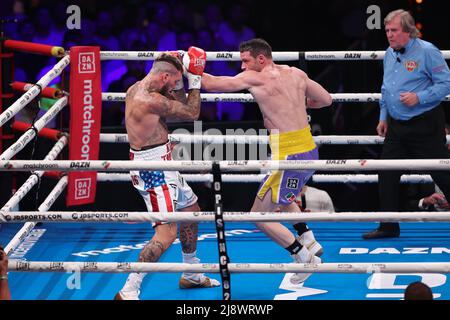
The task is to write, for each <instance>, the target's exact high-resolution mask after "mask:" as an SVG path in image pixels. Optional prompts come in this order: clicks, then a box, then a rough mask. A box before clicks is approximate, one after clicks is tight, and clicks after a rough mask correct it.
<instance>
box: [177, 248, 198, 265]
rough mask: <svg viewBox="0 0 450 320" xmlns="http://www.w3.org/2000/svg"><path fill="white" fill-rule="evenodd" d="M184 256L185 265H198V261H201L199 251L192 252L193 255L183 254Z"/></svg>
mask: <svg viewBox="0 0 450 320" xmlns="http://www.w3.org/2000/svg"><path fill="white" fill-rule="evenodd" d="M181 253H182V254H183V262H184V263H197V262H198V261H200V260H199V259H198V258H197V250H196V251H194V252H192V253H184V252H181Z"/></svg>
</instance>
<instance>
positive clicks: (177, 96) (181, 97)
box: [171, 80, 187, 104]
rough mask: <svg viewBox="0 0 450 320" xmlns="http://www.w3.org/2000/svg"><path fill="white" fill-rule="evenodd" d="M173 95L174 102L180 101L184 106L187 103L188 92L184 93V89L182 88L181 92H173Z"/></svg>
mask: <svg viewBox="0 0 450 320" xmlns="http://www.w3.org/2000/svg"><path fill="white" fill-rule="evenodd" d="M180 81H181V80H180ZM171 93H172V94H171V95H172V97H173V99H174V100H177V101H180V102H181V103H184V104H186V103H187V98H186V91H184V88H181V89H180V90H173V91H171Z"/></svg>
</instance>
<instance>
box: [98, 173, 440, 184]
mask: <svg viewBox="0 0 450 320" xmlns="http://www.w3.org/2000/svg"><path fill="white" fill-rule="evenodd" d="M182 176H183V178H184V179H185V180H186V181H187V182H211V183H212V182H213V175H212V174H210V173H206V174H183V175H182ZM265 176H266V175H265V174H222V182H224V183H260V182H261V181H262V179H263V178H264V177H265ZM311 179H312V181H311V182H313V183H378V175H376V174H315V175H313V176H312V178H311ZM97 181H99V182H130V181H131V176H130V174H129V173H104V172H99V173H98V174H97ZM400 182H401V183H432V182H433V179H432V178H431V176H430V175H419V174H410V175H406V174H404V175H402V176H401V178H400Z"/></svg>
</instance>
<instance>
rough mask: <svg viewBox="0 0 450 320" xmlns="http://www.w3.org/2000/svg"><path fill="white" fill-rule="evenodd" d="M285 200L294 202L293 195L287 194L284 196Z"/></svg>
mask: <svg viewBox="0 0 450 320" xmlns="http://www.w3.org/2000/svg"><path fill="white" fill-rule="evenodd" d="M284 197H285V198H286V200H287V201H289V202H292V201H294V200H295V194H293V193H292V192H289V193H288V194H287V195H285V196H284Z"/></svg>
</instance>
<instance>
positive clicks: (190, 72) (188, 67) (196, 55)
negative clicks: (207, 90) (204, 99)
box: [183, 47, 206, 89]
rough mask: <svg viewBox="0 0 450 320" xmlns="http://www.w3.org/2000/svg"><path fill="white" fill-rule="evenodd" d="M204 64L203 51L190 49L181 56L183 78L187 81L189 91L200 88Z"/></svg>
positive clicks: (204, 53)
mask: <svg viewBox="0 0 450 320" xmlns="http://www.w3.org/2000/svg"><path fill="white" fill-rule="evenodd" d="M205 64H206V52H205V51H204V50H203V49H200V48H197V47H190V48H189V49H188V51H187V52H186V53H185V54H184V55H183V66H184V71H185V72H184V76H185V77H186V78H187V79H188V87H189V89H200V88H201V84H202V74H203V71H204V70H205Z"/></svg>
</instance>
